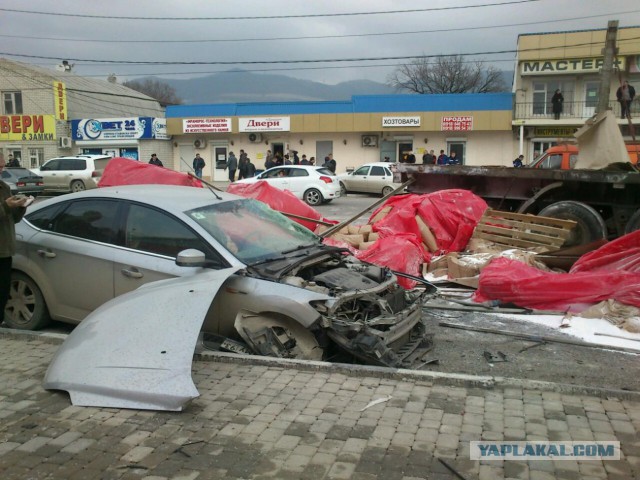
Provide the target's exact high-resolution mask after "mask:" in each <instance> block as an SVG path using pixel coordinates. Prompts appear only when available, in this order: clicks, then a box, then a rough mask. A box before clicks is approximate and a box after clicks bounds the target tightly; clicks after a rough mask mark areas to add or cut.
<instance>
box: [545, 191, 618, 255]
mask: <svg viewBox="0 0 640 480" xmlns="http://www.w3.org/2000/svg"><path fill="white" fill-rule="evenodd" d="M538 215H540V216H541V217H552V218H560V219H562V220H573V221H575V222H577V223H578V224H577V225H576V227H575V228H574V229H573V230H572V232H571V236H570V237H569V238H568V239H567V240H566V241H565V242H564V246H565V247H571V246H574V245H584V244H587V243H591V242H595V241H596V240H600V239H603V238H607V226H606V225H605V223H604V220H603V219H602V217H601V216H600V214H599V213H598V212H597V211H596V210H594V209H593V208H592V207H590V206H589V205H586V204H584V203H581V202H575V201H573V200H564V201H562V202H556V203H553V204H551V205H549V206H548V207H545V208H543V209H542V210H540V212H539V213H538Z"/></svg>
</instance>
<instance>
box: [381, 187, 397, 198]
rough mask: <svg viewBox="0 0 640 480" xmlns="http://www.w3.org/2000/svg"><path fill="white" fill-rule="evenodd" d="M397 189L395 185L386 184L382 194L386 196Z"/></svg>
mask: <svg viewBox="0 0 640 480" xmlns="http://www.w3.org/2000/svg"><path fill="white" fill-rule="evenodd" d="M394 190H395V189H394V188H393V187H389V186H386V187H384V188H383V189H382V196H383V197H386V196H387V195H389V194H390V193H391V192H393V191H394Z"/></svg>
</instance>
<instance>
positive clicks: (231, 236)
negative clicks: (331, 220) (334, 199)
mask: <svg viewBox="0 0 640 480" xmlns="http://www.w3.org/2000/svg"><path fill="white" fill-rule="evenodd" d="M185 213H186V214H187V215H188V216H189V217H191V218H192V219H193V220H194V221H196V222H197V223H198V224H199V225H200V226H201V227H202V228H204V229H205V230H206V231H207V232H208V233H209V234H210V235H211V236H212V237H214V238H215V239H216V240H217V241H218V242H219V243H220V244H221V245H223V246H225V247H226V248H227V250H229V251H230V252H231V253H232V254H233V255H235V256H236V257H237V258H238V259H239V260H240V261H242V262H243V263H245V264H247V265H251V264H254V263H258V262H263V261H265V260H268V259H276V258H282V256H283V253H282V252H286V251H295V250H297V249H299V248H301V247H303V246H305V245H306V246H308V245H314V244H318V245H319V244H320V239H319V237H317V236H316V235H315V234H314V233H313V232H311V231H310V230H308V229H307V228H305V227H303V226H302V225H299V224H298V223H295V222H293V221H291V220H289V219H288V218H287V217H285V216H284V215H282V214H281V213H279V212H276V211H275V210H272V209H271V208H269V207H268V206H267V205H265V204H264V203H262V202H258V201H257V200H252V199H242V200H235V201H232V202H224V203H220V204H212V205H207V206H206V207H201V208H197V209H194V210H189V211H188V212H185Z"/></svg>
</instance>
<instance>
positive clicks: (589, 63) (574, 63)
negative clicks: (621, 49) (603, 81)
mask: <svg viewBox="0 0 640 480" xmlns="http://www.w3.org/2000/svg"><path fill="white" fill-rule="evenodd" d="M603 65H604V58H578V59H570V60H567V59H558V60H533V61H527V62H522V63H520V73H521V75H541V74H542V75H547V74H565V73H572V74H574V73H597V72H599V71H600V69H601V68H602V66H603ZM614 66H615V67H616V68H617V69H618V70H619V71H624V70H625V68H626V66H625V59H624V58H616V59H615V61H614Z"/></svg>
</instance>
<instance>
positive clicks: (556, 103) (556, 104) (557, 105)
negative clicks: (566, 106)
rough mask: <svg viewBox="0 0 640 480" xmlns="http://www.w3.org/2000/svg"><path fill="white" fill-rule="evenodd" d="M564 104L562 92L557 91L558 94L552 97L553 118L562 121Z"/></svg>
mask: <svg viewBox="0 0 640 480" xmlns="http://www.w3.org/2000/svg"><path fill="white" fill-rule="evenodd" d="M563 103H564V97H563V96H562V93H561V92H560V89H557V90H556V93H554V94H553V97H551V109H552V110H553V118H555V119H556V120H560V114H561V113H562V104H563Z"/></svg>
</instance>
